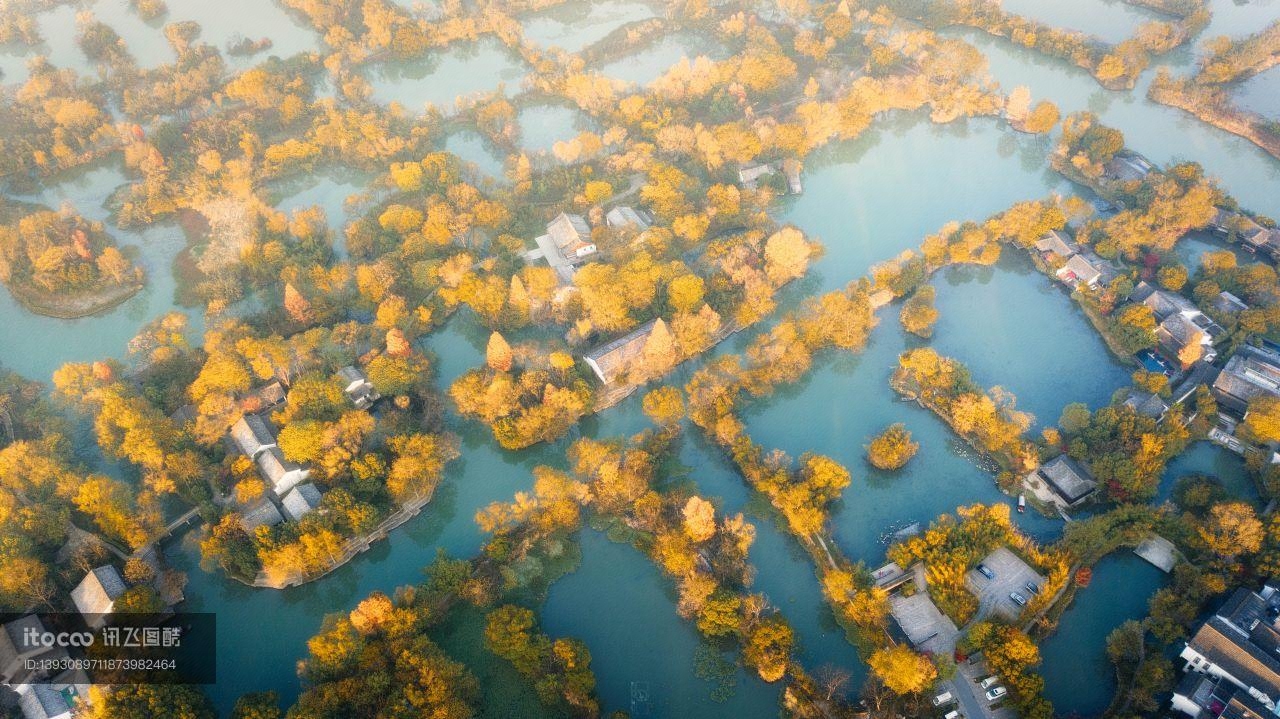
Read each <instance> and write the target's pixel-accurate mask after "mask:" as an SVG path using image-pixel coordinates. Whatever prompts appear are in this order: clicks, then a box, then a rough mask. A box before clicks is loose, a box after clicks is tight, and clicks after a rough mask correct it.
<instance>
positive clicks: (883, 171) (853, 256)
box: [779, 114, 1071, 291]
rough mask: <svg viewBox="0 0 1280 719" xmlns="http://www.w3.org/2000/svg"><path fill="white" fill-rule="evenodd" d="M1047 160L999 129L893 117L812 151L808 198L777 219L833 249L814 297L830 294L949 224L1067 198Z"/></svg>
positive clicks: (989, 124)
mask: <svg viewBox="0 0 1280 719" xmlns="http://www.w3.org/2000/svg"><path fill="white" fill-rule="evenodd" d="M1046 153H1047V146H1046V145H1044V144H1043V143H1042V142H1040V141H1039V140H1038V139H1036V138H1029V137H1025V136H1019V135H1015V134H1012V133H1009V132H1007V131H1004V130H1002V129H1001V128H1000V127H999V126H998V125H997V124H996V123H995V122H994V121H990V120H976V121H970V122H968V123H959V124H956V125H952V126H942V127H939V126H937V125H934V124H932V123H930V122H929V121H928V120H927V119H925V118H924V117H922V116H920V115H918V114H911V115H895V116H891V117H889V118H887V119H886V120H883V121H881V122H878V123H877V124H876V126H875V127H874V129H872V130H871V131H869V132H867V133H866V134H865V135H864V136H863V137H861V138H859V139H857V140H853V141H851V142H845V143H840V144H837V145H833V146H831V147H828V148H824V149H822V150H819V151H818V152H816V153H814V155H812V156H811V157H810V158H809V159H808V161H807V162H806V163H805V172H804V189H805V192H804V194H803V195H801V196H799V197H796V198H792V199H788V200H786V202H787V204H786V205H785V206H784V207H783V209H782V211H781V212H780V214H779V219H780V220H782V221H783V222H789V223H794V224H795V225H797V226H798V227H800V229H802V230H804V231H805V232H806V233H809V234H811V235H814V236H816V237H817V238H819V239H820V240H821V241H822V243H823V244H824V245H825V246H826V254H825V255H824V256H823V258H822V260H821V261H820V262H818V263H817V264H816V265H815V267H814V269H815V271H816V274H817V275H818V276H819V278H820V280H819V285H818V286H817V287H815V288H814V290H815V291H826V290H832V289H836V288H839V287H843V286H844V285H845V284H847V283H848V282H849V281H851V280H854V279H857V278H859V277H862V276H864V275H866V274H867V271H868V270H869V269H870V268H871V266H872V265H874V264H876V263H877V262H883V261H885V260H887V259H891V258H893V257H894V256H896V255H897V254H898V253H900V252H902V251H903V250H906V249H913V248H916V247H918V246H919V245H920V242H921V240H923V239H924V238H925V237H926V236H927V235H930V234H933V233H934V232H937V231H938V230H939V229H941V228H942V226H943V225H945V224H946V223H948V222H951V221H957V220H977V221H980V220H983V219H986V218H987V217H988V216H990V215H991V214H994V213H996V212H1000V211H1002V210H1005V209H1007V208H1008V207H1009V206H1010V205H1012V204H1013V203H1015V202H1019V201H1022V200H1038V199H1042V198H1045V197H1048V196H1049V195H1050V194H1051V193H1053V192H1060V193H1066V192H1070V191H1071V185H1070V183H1068V182H1067V181H1066V180H1063V179H1062V177H1061V176H1059V175H1057V174H1056V173H1053V172H1051V171H1049V170H1048V169H1047V168H1046V167H1045V166H1044V162H1045V157H1046ZM904 187H910V188H911V191H910V192H909V193H904V192H903V191H902V188H904Z"/></svg>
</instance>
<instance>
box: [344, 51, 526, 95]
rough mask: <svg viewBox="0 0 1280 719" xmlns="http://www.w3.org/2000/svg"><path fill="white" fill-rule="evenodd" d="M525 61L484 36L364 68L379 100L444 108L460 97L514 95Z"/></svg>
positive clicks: (518, 86)
mask: <svg viewBox="0 0 1280 719" xmlns="http://www.w3.org/2000/svg"><path fill="white" fill-rule="evenodd" d="M525 72H526V70H525V67H524V64H523V63H522V62H521V61H520V60H519V59H518V58H516V57H515V56H513V55H511V54H510V53H509V52H508V51H507V49H506V48H504V47H503V46H502V44H501V43H499V42H498V41H496V40H494V39H492V38H487V39H484V40H481V41H479V42H475V43H468V44H461V45H457V46H454V47H451V48H450V49H448V50H445V51H444V52H442V53H438V54H434V55H431V56H429V57H427V58H424V59H422V60H414V61H411V62H405V63H385V64H382V65H379V66H377V67H375V68H373V69H371V70H370V71H369V74H370V76H369V78H368V79H369V84H371V85H372V86H373V95H374V97H375V98H376V99H377V100H378V101H380V102H387V103H391V102H396V103H399V104H400V105H402V106H404V108H405V109H406V110H408V111H409V112H421V111H422V110H423V108H424V106H426V104H427V103H431V104H432V105H435V106H436V107H438V108H440V109H441V110H443V111H445V112H448V111H450V110H452V109H453V108H454V106H455V102H456V100H457V99H459V98H463V97H469V96H472V95H477V94H480V93H487V92H491V91H493V90H497V89H498V86H499V84H501V85H502V87H503V89H504V91H505V92H506V94H508V95H511V94H514V93H515V92H516V91H517V90H519V88H520V81H521V80H522V79H523V78H524V76H525Z"/></svg>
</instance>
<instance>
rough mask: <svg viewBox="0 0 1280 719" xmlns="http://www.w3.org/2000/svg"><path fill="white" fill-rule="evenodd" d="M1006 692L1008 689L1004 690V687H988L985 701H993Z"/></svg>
mask: <svg viewBox="0 0 1280 719" xmlns="http://www.w3.org/2000/svg"><path fill="white" fill-rule="evenodd" d="M1008 693H1009V692H1008V690H1006V689H1005V688H1004V687H996V688H995V689H988V690H987V701H989V702H993V701H995V700H997V699H999V698H1000V697H1002V696H1004V695H1005V694H1008Z"/></svg>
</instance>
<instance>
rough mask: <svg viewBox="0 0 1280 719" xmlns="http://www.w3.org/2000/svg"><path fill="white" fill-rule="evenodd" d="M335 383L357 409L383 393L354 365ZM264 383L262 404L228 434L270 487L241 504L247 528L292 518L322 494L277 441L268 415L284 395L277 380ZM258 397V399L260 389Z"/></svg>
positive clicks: (308, 472)
mask: <svg viewBox="0 0 1280 719" xmlns="http://www.w3.org/2000/svg"><path fill="white" fill-rule="evenodd" d="M338 381H339V382H341V383H342V388H343V390H342V391H343V394H345V395H346V397H347V400H348V401H350V402H351V404H352V405H353V406H355V407H356V408H357V409H362V410H364V409H369V408H371V407H372V406H373V405H374V403H376V402H377V401H378V400H379V399H381V397H382V395H380V394H378V390H377V389H376V388H375V387H374V386H373V383H371V382H370V381H369V378H368V376H367V375H366V374H365V373H364V372H363V371H361V370H360V369H358V368H356V367H343V368H342V369H340V370H338ZM268 387H269V388H273V389H271V391H270V392H268V393H266V397H267V401H265V402H262V403H260V405H261V406H260V408H259V410H258V411H256V412H247V413H245V414H244V415H242V416H241V417H240V419H239V420H237V421H236V423H235V424H233V425H231V429H230V430H229V431H228V432H227V439H228V441H229V443H230V445H231V449H232V450H233V451H236V452H239V453H240V454H242V455H244V456H245V457H248V458H249V459H251V460H253V462H254V464H255V465H257V469H258V475H259V476H261V477H262V480H263V482H265V483H266V485H267V488H268V490H269V491H267V492H265V493H263V496H262V497H260V498H258V499H257V500H256V501H254V502H253V503H251V504H249V505H247V506H245V507H242V508H241V511H240V523H241V526H243V527H244V529H245V531H246V532H253V531H254V530H255V529H257V528H258V527H262V526H272V525H276V524H279V523H281V522H283V521H286V520H288V521H293V522H296V521H298V520H300V519H302V518H303V517H304V516H306V515H307V514H308V513H310V512H311V511H313V510H315V509H316V507H318V506H320V500H321V498H322V493H321V491H320V489H319V488H317V487H316V485H315V484H313V483H311V482H308V481H307V479H308V478H309V477H310V475H311V470H310V469H308V468H307V467H303V466H302V465H299V464H297V463H295V462H291V461H289V459H288V458H287V457H285V456H284V453H283V452H282V451H280V447H279V446H278V445H277V443H276V433H275V428H274V427H272V425H271V422H270V419H269V414H270V413H271V412H273V411H274V410H275V409H277V408H278V407H280V406H282V405H283V404H284V403H285V401H286V400H287V396H286V393H285V390H284V389H283V386H281V385H280V383H279V382H273V383H272V384H271V385H268ZM257 395H258V396H259V397H260V398H261V397H263V392H262V391H259V392H258V393H257Z"/></svg>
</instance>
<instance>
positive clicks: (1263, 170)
mask: <svg viewBox="0 0 1280 719" xmlns="http://www.w3.org/2000/svg"><path fill="white" fill-rule="evenodd" d="M961 36H962V37H964V38H965V39H966V40H968V41H970V42H972V43H973V44H974V45H976V46H977V47H978V48H979V49H981V50H982V51H983V53H984V54H986V55H987V59H988V60H989V62H990V72H991V75H992V77H993V78H994V79H995V80H997V81H999V83H1000V85H1001V86H1002V87H1004V88H1013V87H1017V86H1019V85H1025V86H1027V87H1028V89H1030V90H1031V95H1032V97H1033V98H1034V99H1035V100H1037V101H1038V100H1042V99H1050V100H1052V101H1053V102H1055V103H1056V104H1057V105H1058V107H1059V108H1060V109H1061V110H1062V112H1063V115H1064V116H1065V115H1067V114H1068V113H1071V112H1075V111H1079V110H1090V111H1092V112H1094V113H1096V114H1097V115H1098V116H1099V117H1100V118H1101V120H1102V122H1104V123H1105V124H1107V125H1110V126H1111V127H1115V128H1117V129H1119V130H1121V131H1123V132H1124V135H1125V140H1126V143H1127V144H1128V146H1129V147H1131V148H1133V149H1135V150H1137V151H1139V152H1141V153H1143V154H1144V155H1146V156H1147V157H1148V158H1150V159H1151V160H1152V161H1154V162H1156V163H1169V162H1176V161H1185V160H1194V161H1196V162H1199V163H1200V164H1201V165H1202V166H1203V167H1204V168H1205V172H1206V173H1207V174H1209V175H1210V176H1212V177H1214V178H1216V179H1217V180H1218V181H1219V182H1220V183H1221V185H1222V187H1223V188H1224V189H1225V190H1227V192H1229V193H1231V194H1232V195H1234V196H1235V197H1236V199H1238V200H1239V201H1240V203H1241V204H1242V205H1243V206H1245V207H1247V208H1250V209H1252V210H1254V211H1255V212H1261V213H1263V214H1267V215H1272V214H1275V213H1277V212H1280V194H1277V193H1276V192H1275V191H1274V187H1275V186H1276V183H1277V182H1280V163H1277V162H1276V160H1275V159H1274V158H1272V157H1271V156H1270V155H1268V154H1267V153H1265V152H1263V151H1262V150H1261V149H1259V148H1258V147H1257V146H1255V145H1254V144H1253V143H1251V142H1249V141H1248V140H1245V139H1243V138H1240V137H1236V136H1235V135H1232V134H1231V133H1228V132H1225V131H1223V130H1219V129H1217V128H1215V127H1211V126H1208V125H1205V124H1204V123H1201V122H1200V121H1199V120H1196V119H1195V118H1193V117H1191V116H1190V115H1188V114H1186V113H1184V112H1182V111H1181V110H1177V109H1174V108H1171V107H1165V106H1163V105H1158V104H1156V103H1153V102H1151V101H1150V100H1147V99H1146V92H1147V85H1148V84H1149V82H1150V79H1151V77H1153V73H1151V72H1148V73H1146V74H1145V75H1143V77H1142V79H1141V80H1140V82H1139V83H1138V87H1137V88H1136V89H1134V90H1132V91H1123V92H1110V91H1107V90H1104V89H1102V87H1100V86H1099V85H1098V83H1097V81H1095V80H1094V79H1093V77H1092V76H1090V75H1089V74H1088V73H1086V72H1084V71H1083V70H1080V69H1079V68H1076V67H1074V66H1071V65H1069V64H1067V63H1066V62H1063V61H1060V60H1055V59H1052V58H1045V57H1043V56H1041V55H1039V54H1037V53H1035V52H1032V51H1030V50H1027V49H1025V48H1020V47H1017V46H1015V45H1013V44H1011V43H1009V42H1007V41H1004V40H1000V39H997V38H992V37H989V36H986V35H984V34H982V33H976V32H965V33H962V34H961ZM1176 62H1177V63H1178V64H1177V65H1175V66H1174V67H1176V68H1179V69H1181V70H1184V71H1185V70H1186V69H1188V68H1189V67H1190V65H1189V63H1190V62H1191V58H1190V57H1189V56H1186V55H1185V54H1183V55H1180V56H1179V57H1178V58H1176Z"/></svg>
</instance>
